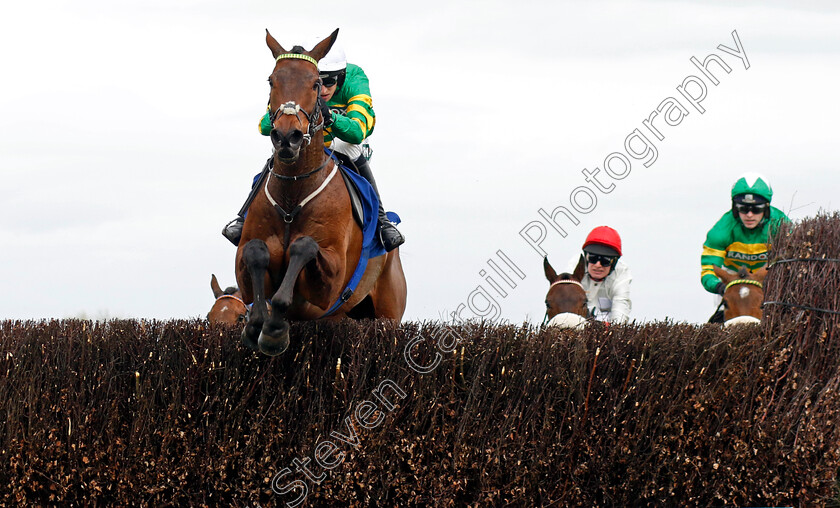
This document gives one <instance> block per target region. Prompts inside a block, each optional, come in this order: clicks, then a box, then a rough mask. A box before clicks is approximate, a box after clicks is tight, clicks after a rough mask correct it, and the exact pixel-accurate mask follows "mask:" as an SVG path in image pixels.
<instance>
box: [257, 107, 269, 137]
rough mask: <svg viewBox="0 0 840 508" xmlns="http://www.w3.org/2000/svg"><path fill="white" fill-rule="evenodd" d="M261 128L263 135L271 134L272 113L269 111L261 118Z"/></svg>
mask: <svg viewBox="0 0 840 508" xmlns="http://www.w3.org/2000/svg"><path fill="white" fill-rule="evenodd" d="M259 128H260V134H262V135H263V136H268V135H269V134H271V115H270V114H269V113H268V111H266V112H265V114H264V115H263V116H262V118H260V125H259Z"/></svg>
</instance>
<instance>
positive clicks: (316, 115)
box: [268, 53, 324, 179]
mask: <svg viewBox="0 0 840 508" xmlns="http://www.w3.org/2000/svg"><path fill="white" fill-rule="evenodd" d="M283 59H294V60H305V61H307V62H309V63H311V64H312V65H314V66H315V68H316V69H317V68H318V62H316V61H315V59H314V58H312V57H311V56H308V55H302V54H300V53H283V54H281V55H280V56H278V57H277V58H275V61H276V62H279V61H280V60H283ZM315 97H317V99H316V100H315V106H314V107H313V108H312V112H311V113H307V112H306V110H305V109H301V107H300V104H298V103H296V102H295V101H286V102H284V103H283V104H281V105H280V106H279V107H278V108H277V109H275V110H274V111H272V112H271V114H269V116H268V119H269V121H270V122H271V129H272V130H274V122H275V121H277V118H279V117H280V115H290V116H294V117H295V118H297V121H298V123H299V124H300V126H301V127H303V121H302V120H301V119H300V115H301V113H302V114H303V116H305V117H306V120H308V121H309V128H308V129H307V132H306V134H304V135H303V140H304V142H305V143H306V146H309V143H310V142H311V141H312V136H314V135H315V133H316V132H318V131H319V130H321V129H322V128H323V127H324V119H323V118H321V107H320V106H321V100H322V99H321V80H320V78H319V79H318V82H317V83H316V84H315ZM319 120H320V121H319ZM271 174H273V175H275V176H278V175H277V174H276V173H274V172H273V171H272V173H271ZM306 176H309V175H306ZM306 176H303V175H301V176H299V177H298V179H299V178H306Z"/></svg>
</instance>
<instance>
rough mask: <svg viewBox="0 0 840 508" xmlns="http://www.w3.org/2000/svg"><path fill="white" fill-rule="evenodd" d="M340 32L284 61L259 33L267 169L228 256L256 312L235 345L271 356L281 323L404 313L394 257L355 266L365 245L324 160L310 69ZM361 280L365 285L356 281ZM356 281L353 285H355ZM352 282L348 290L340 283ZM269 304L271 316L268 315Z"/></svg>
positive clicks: (282, 336)
mask: <svg viewBox="0 0 840 508" xmlns="http://www.w3.org/2000/svg"><path fill="white" fill-rule="evenodd" d="M337 36H338V30H336V31H335V32H333V33H332V34H331V35H330V36H329V37H327V38H326V39H324V40H323V41H321V42H319V43H318V44H316V45H315V47H313V48H312V50H310V51H306V50H305V49H304V48H302V47H300V46H295V47H293V48H292V49H291V50H290V51H286V50H285V49H283V47H282V46H281V45H280V44H279V43H278V42H277V41H276V40H275V39H274V37H272V36H271V34H270V33H268V31H267V30H266V44H267V45H268V47H269V49H271V53H272V55H273V56H274V59H275V62H276V63H275V66H274V70H273V71H272V73H271V76H270V77H269V78H268V81H269V84H270V86H271V93H270V96H269V111H270V119H271V125H272V130H271V142H272V144H273V146H274V156H273V168H271V174H270V175H268V177H267V181H266V184H265V186H264V189H263V192H260V193H259V194H257V196H256V198H255V199H254V201H253V203H252V204H251V207H250V209H249V211H248V216H247V218H246V219H245V224H244V226H243V230H242V239H241V240H240V243H239V248H238V250H237V252H236V280H237V282H238V283H239V287H240V288H241V289H242V297H243V300H244V301H245V302H246V303H251V302H254V305H253V306H252V310H251V313H250V315H249V317H248V322H247V323H246V325H245V328H244V330H243V331H242V340H243V342H244V343H245V344H246V345H248V347H250V348H252V349H255V350H256V349H257V348H259V350H260V351H262V352H263V353H265V354H268V355H277V354H280V353H282V352H283V351H285V350H286V348H287V347H288V345H289V323H288V320H289V319H296V320H312V319H318V318H321V317H324V316H325V314H327V311H330V312H331V313H330V317H333V318H335V317H342V316H346V315H348V314H349V315H351V316H353V317H369V318H379V317H382V318H390V319H396V320H399V319H401V318H402V315H403V313H404V312H405V304H406V283H405V275H404V274H403V270H402V264H401V263H400V255H399V250H398V249H396V250H393V251H391V252H389V253H387V254H384V255H382V256H379V257H375V258H372V259H370V260H369V261H368V262H367V265H366V267H365V269H364V271H363V272H362V271H359V273H358V274H355V275H356V276H357V277H354V272H355V271H356V270H357V267H360V266H363V265H362V264H360V263H359V261H360V258H361V259H363V256H362V254H363V245H364V236H363V232H362V230H361V228H360V227H359V226H358V225H357V224H356V222H355V221H354V218H353V213H352V209H351V202H350V195H349V194H348V191H347V188H346V186H345V183H344V181H343V179H342V178H334V176H335V175H336V172H337V170H338V168H337V166H336V165H335V162H334V160H333V158H332V157H330V156H328V155H327V154H326V153H325V151H324V137H323V133H322V128H323V125H324V122H323V119H322V118H321V110H320V108H319V105H318V97H319V91H320V89H321V81H320V78H319V76H318V67H317V61H318V60H320V59H321V58H323V57H324V55H326V54H327V52H328V51H329V50H330V47H332V45H333V43H334V42H335V39H336V37H337ZM362 273H363V275H361V274H362ZM358 277H360V279H358ZM351 279H353V280H354V281H355V280H356V279H358V284H357V285H356V288H355V290H353V291H351V290H349V289H348V282H350V281H351ZM267 298H268V299H270V303H271V311H270V312H269V311H268V310H266V306H265V303H264V302H266V299H267Z"/></svg>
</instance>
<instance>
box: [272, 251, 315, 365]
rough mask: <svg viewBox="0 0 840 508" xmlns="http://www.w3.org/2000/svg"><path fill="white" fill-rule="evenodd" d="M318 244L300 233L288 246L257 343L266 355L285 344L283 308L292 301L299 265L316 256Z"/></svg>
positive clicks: (278, 352) (286, 331)
mask: <svg viewBox="0 0 840 508" xmlns="http://www.w3.org/2000/svg"><path fill="white" fill-rule="evenodd" d="M318 251H319V248H318V244H317V243H315V240H313V239H312V238H311V237H308V236H303V237H300V238H298V239H296V240H295V241H294V242H292V244H291V245H290V246H289V264H288V266H287V267H286V273H285V274H284V276H283V282H281V283H280V288H278V289H277V292H276V293H274V296H272V297H271V317H270V318H269V319H268V321H266V322H265V324H264V325H263V327H262V333H261V334H260V339H259V345H260V350H261V351H262V352H263V353H265V354H267V355H278V354H280V353H282V352H283V351H285V350H286V348H287V347H288V346H289V323H288V321H286V319H285V315H286V311H287V310H288V309H289V307H291V305H292V298H293V293H294V289H295V283H296V282H297V279H298V276H299V275H300V272H301V271H302V270H303V268H304V267H305V266H306V265H307V264H308V263H310V262H311V261H313V260H315V259H316V258H317V257H318Z"/></svg>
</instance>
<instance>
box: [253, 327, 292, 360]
mask: <svg viewBox="0 0 840 508" xmlns="http://www.w3.org/2000/svg"><path fill="white" fill-rule="evenodd" d="M273 332H274V333H270V332H269V333H267V331H266V330H265V329H263V331H262V333H260V340H259V345H260V351H262V352H263V353H265V354H267V355H268V356H277V355H279V354H281V353H283V352H284V351H286V349H288V347H289V324H288V323H286V322H283V324H282V325H281V326H280V327H279V328H278V329H277V330H273Z"/></svg>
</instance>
